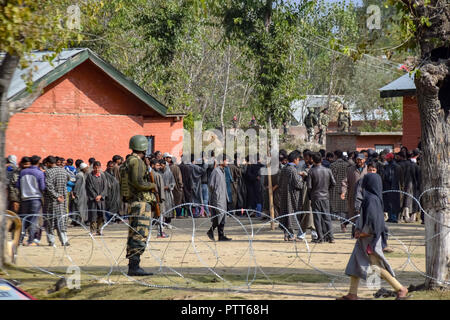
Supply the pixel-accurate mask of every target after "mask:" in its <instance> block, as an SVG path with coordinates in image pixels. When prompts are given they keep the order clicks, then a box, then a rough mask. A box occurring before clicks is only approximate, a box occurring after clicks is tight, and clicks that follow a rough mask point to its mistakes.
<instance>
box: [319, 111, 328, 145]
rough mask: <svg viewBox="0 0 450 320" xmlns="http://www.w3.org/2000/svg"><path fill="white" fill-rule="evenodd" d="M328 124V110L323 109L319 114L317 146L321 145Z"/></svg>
mask: <svg viewBox="0 0 450 320" xmlns="http://www.w3.org/2000/svg"><path fill="white" fill-rule="evenodd" d="M329 122H330V117H329V116H328V109H327V108H325V109H323V110H322V112H321V113H320V118H319V132H318V135H319V141H318V142H319V144H323V137H324V136H325V134H326V133H327V128H328V123H329Z"/></svg>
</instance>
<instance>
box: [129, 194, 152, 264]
mask: <svg viewBox="0 0 450 320" xmlns="http://www.w3.org/2000/svg"><path fill="white" fill-rule="evenodd" d="M152 212H153V211H152V207H151V204H150V203H148V202H138V201H135V202H132V203H131V204H129V206H128V215H129V217H128V221H129V225H130V227H129V228H128V240H127V256H126V258H127V259H129V258H130V257H132V256H140V255H141V254H143V253H144V250H145V246H146V244H147V238H148V234H149V231H150V225H151V219H152V215H153V213H152Z"/></svg>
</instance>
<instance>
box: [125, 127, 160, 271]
mask: <svg viewBox="0 0 450 320" xmlns="http://www.w3.org/2000/svg"><path fill="white" fill-rule="evenodd" d="M147 148H148V140H147V138H146V137H144V136H141V135H136V136H133V137H132V138H131V139H130V149H131V150H133V153H132V154H131V156H130V157H128V159H127V161H126V164H125V165H126V171H127V173H128V179H127V180H128V188H129V192H128V196H127V197H126V198H127V203H128V215H129V224H130V228H129V229H128V241H127V255H126V257H127V259H129V264H128V275H129V276H147V275H152V273H147V272H145V271H144V270H143V269H142V268H140V267H139V263H140V260H141V259H140V256H141V254H142V253H144V250H145V247H146V244H147V238H148V234H149V230H150V225H151V220H152V218H153V216H152V212H154V210H152V206H154V205H155V204H156V197H155V195H154V192H156V185H155V184H154V183H151V182H150V179H149V172H148V170H147V166H146V165H145V163H144V161H143V158H144V156H145V152H146V151H147Z"/></svg>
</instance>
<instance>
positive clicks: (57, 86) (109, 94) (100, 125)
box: [6, 49, 183, 167]
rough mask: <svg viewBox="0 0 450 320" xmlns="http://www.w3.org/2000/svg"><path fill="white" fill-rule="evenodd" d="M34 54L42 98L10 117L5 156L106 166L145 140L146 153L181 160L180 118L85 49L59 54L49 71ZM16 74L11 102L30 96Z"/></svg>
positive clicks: (33, 64)
mask: <svg viewBox="0 0 450 320" xmlns="http://www.w3.org/2000/svg"><path fill="white" fill-rule="evenodd" d="M44 54H45V53H42V52H39V53H34V55H33V57H32V59H33V60H32V65H31V67H34V66H37V67H38V71H36V72H35V73H33V81H34V85H35V86H37V85H38V84H39V83H41V82H42V81H44V84H45V89H44V92H43V94H42V95H41V96H40V97H39V98H37V99H36V100H35V101H34V103H33V104H31V105H30V106H29V107H28V108H26V109H25V110H24V111H22V112H20V113H17V114H15V115H13V116H12V117H11V119H10V122H9V126H8V130H7V132H6V154H7V155H9V154H15V155H16V156H17V157H18V158H19V159H20V157H22V156H25V155H28V156H30V155H33V154H37V155H40V156H41V157H45V156H47V155H57V156H61V157H64V158H66V159H67V158H69V157H70V158H73V159H74V160H76V159H78V158H80V159H83V160H84V161H85V162H87V160H88V158H90V157H94V158H96V159H97V160H100V161H101V162H102V166H103V167H104V166H106V162H107V161H108V160H110V159H111V157H112V156H113V155H115V154H119V155H122V156H123V157H125V155H126V154H128V153H130V150H129V149H128V141H129V139H130V137H131V136H133V135H136V134H142V135H145V136H147V137H148V139H149V142H150V145H149V150H148V152H153V151H155V150H160V151H162V152H166V151H167V152H170V153H173V154H174V155H175V156H177V157H179V156H180V155H181V152H182V141H183V135H182V129H183V118H182V115H173V114H172V115H171V114H168V113H167V107H166V106H164V105H163V104H161V103H160V102H158V101H157V100H156V99H155V98H153V97H152V96H151V95H150V94H148V93H147V92H145V91H144V90H143V89H142V88H140V87H139V86H138V85H137V84H135V83H134V82H133V81H131V80H129V79H127V78H126V77H125V76H124V75H123V74H122V73H120V72H119V71H118V70H117V69H115V68H114V67H112V66H111V65H110V64H108V63H107V62H105V61H104V60H102V59H101V58H99V57H98V56H96V55H95V54H94V53H93V52H92V51H91V50H89V49H70V50H65V51H63V52H62V53H61V54H60V55H59V56H58V57H57V58H56V59H55V61H54V63H53V66H51V65H50V64H49V63H48V62H45V61H43V60H42V56H43V55H44ZM25 72H27V70H17V71H16V73H15V75H14V78H13V82H12V85H11V89H10V90H9V91H8V98H9V100H17V99H20V98H22V97H24V96H25V95H27V94H28V92H27V91H26V88H25V83H24V82H23V80H22V79H21V75H22V74H24V73H25Z"/></svg>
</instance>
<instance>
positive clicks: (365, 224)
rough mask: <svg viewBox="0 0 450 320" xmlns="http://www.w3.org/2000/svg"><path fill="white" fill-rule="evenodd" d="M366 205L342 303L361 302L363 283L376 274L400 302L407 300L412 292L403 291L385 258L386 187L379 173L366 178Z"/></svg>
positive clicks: (362, 211)
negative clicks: (360, 288) (360, 289)
mask: <svg viewBox="0 0 450 320" xmlns="http://www.w3.org/2000/svg"><path fill="white" fill-rule="evenodd" d="M363 179H364V180H363V182H362V189H363V195H364V196H363V202H362V205H361V215H360V216H359V218H358V219H357V221H356V227H355V238H356V239H357V240H356V243H355V247H354V249H353V252H352V255H351V257H350V260H349V262H348V264H347V268H346V269H345V274H346V275H348V276H350V290H349V293H348V294H347V295H345V296H343V297H341V298H338V300H357V299H358V296H357V293H358V285H359V279H361V278H362V279H364V280H366V279H367V278H368V275H370V274H373V273H375V275H376V276H381V278H383V279H384V280H386V281H387V282H388V283H389V284H390V285H391V286H392V287H393V288H394V289H395V291H396V292H397V299H405V298H406V295H407V293H408V289H407V288H405V287H403V286H402V285H401V284H400V283H399V282H398V281H397V280H396V279H395V278H394V277H395V274H394V271H393V270H392V268H391V266H390V265H389V263H388V261H387V260H386V258H385V257H384V254H383V245H382V243H383V241H382V238H383V237H385V233H384V230H385V229H384V227H385V225H384V212H383V196H382V191H383V184H382V181H381V178H380V176H379V175H378V174H376V173H369V174H366V175H365V176H364V178H363Z"/></svg>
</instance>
